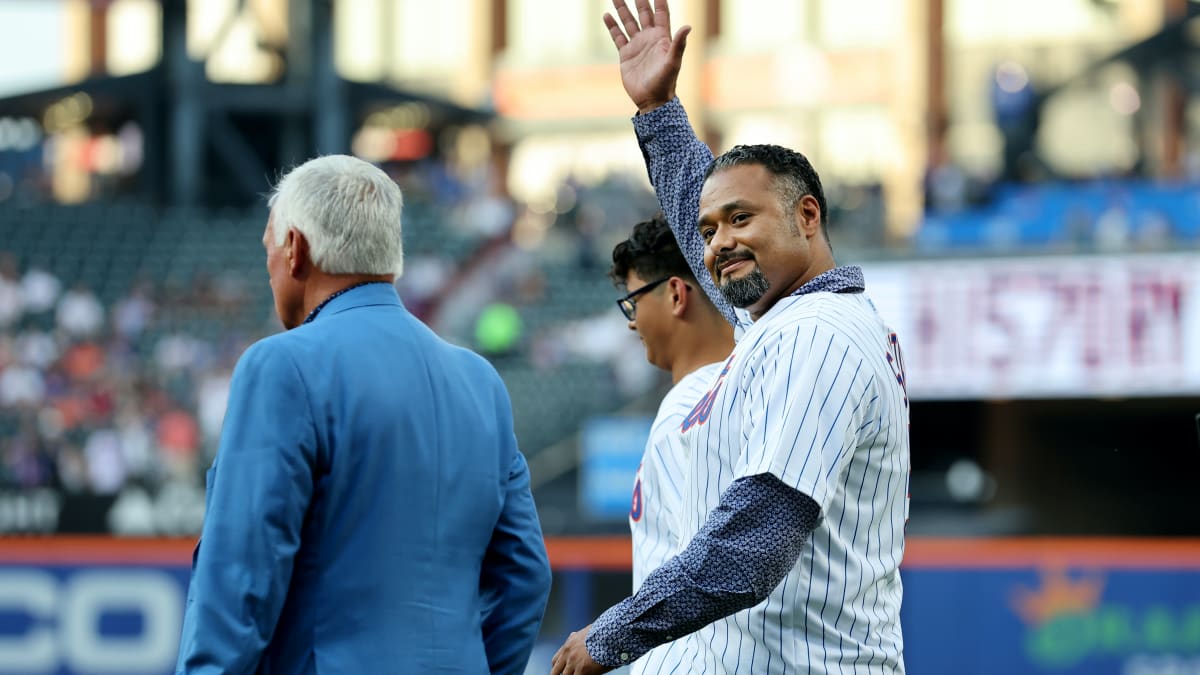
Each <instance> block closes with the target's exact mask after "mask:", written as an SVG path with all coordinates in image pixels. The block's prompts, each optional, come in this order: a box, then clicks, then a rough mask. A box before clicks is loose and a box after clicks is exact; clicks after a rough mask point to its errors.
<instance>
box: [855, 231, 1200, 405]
mask: <svg viewBox="0 0 1200 675" xmlns="http://www.w3.org/2000/svg"><path fill="white" fill-rule="evenodd" d="M863 269H864V272H865V274H866V279H867V293H868V294H869V295H870V296H871V298H872V300H873V301H874V302H875V305H876V307H877V308H878V309H879V312H880V314H882V315H883V317H884V319H885V320H886V321H887V322H888V323H889V324H890V325H891V327H892V328H893V330H895V331H896V332H897V333H898V334H899V336H900V343H901V346H902V348H903V353H904V362H905V368H906V371H907V379H908V394H909V396H910V397H911V398H913V399H914V400H922V399H996V398H1054V397H1085V398H1092V397H1105V396H1175V395H1179V396H1188V395H1191V396H1194V395H1197V394H1200V255H1198V254H1195V253H1189V254H1183V253H1181V254H1161V255H1127V256H1071V257H1044V258H1012V259H972V260H938V261H919V262H904V263H878V264H865V265H863Z"/></svg>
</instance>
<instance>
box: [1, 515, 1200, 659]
mask: <svg viewBox="0 0 1200 675" xmlns="http://www.w3.org/2000/svg"><path fill="white" fill-rule="evenodd" d="M546 543H547V549H548V551H549V553H550V558H551V564H552V565H553V567H554V568H555V570H556V571H558V572H559V574H556V575H555V584H556V587H558V593H556V595H555V598H556V600H554V602H556V603H558V606H557V607H555V608H551V610H550V611H549V612H548V613H547V615H548V616H552V617H553V616H558V617H564V616H565V617H573V618H572V619H571V620H570V621H573V622H574V623H578V622H581V621H582V622H586V621H588V620H590V619H592V618H594V617H595V616H596V615H597V614H598V613H599V612H601V611H603V610H604V609H606V606H599V604H604V603H599V602H598V600H597V596H595V595H593V594H592V593H591V592H589V591H588V590H587V588H589V587H590V586H591V585H590V584H588V583H587V582H586V576H587V575H589V574H592V573H599V574H601V575H608V576H607V578H609V580H610V581H611V575H612V574H613V573H615V572H618V571H620V570H626V571H627V570H628V565H629V552H630V550H629V540H628V538H627V537H586V538H571V539H556V538H551V539H549V540H547V542H546ZM192 546H193V542H192V541H190V540H153V539H144V540H113V539H104V538H99V537H97V538H26V539H13V538H9V539H0V675H103V674H112V675H118V674H120V675H162V674H166V673H171V672H173V669H174V664H175V657H176V651H177V650H178V641H179V631H180V627H181V622H182V617H183V609H184V603H185V601H186V593H187V580H188V571H189V562H190V553H191V550H192ZM581 575H582V576H581ZM902 576H903V583H904V604H903V609H902V611H901V618H902V622H903V627H904V638H905V662H906V666H907V672H909V673H911V674H913V675H1000V674H1004V675H1200V541H1196V540H1180V541H1172V540H1138V539H1107V540H1076V539H1007V540H1004V539H1001V540H994V539H955V540H930V539H910V540H909V542H908V544H907V550H906V554H905V563H904V566H903V567H902ZM580 584H583V585H582V586H580ZM572 588H574V590H572ZM574 604H577V605H579V606H577V607H573V606H571V605H574ZM578 617H585V618H578ZM558 623H559V624H561V623H562V621H561V620H560V621H558ZM574 623H572V625H557V624H554V623H553V622H548V623H547V625H546V626H544V627H543V628H544V631H543V634H542V636H541V637H540V648H539V649H538V650H537V651H536V652H535V655H534V659H533V661H531V663H530V670H529V671H528V672H531V673H545V672H548V665H549V664H548V659H549V655H551V654H553V652H554V650H555V649H557V647H558V645H560V644H561V641H562V639H563V638H565V637H566V635H565V632H563V633H561V634H560V631H566V630H576V629H578V628H580V627H581V626H582V625H583V624H582V623H580V624H579V625H574ZM834 672H836V670H835V671H834Z"/></svg>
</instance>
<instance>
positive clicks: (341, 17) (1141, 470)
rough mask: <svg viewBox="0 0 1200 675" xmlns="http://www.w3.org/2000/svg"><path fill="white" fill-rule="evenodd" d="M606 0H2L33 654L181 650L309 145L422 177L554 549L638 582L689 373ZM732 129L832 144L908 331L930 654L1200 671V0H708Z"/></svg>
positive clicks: (8, 410) (692, 6) (921, 651)
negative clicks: (208, 495)
mask: <svg viewBox="0 0 1200 675" xmlns="http://www.w3.org/2000/svg"><path fill="white" fill-rule="evenodd" d="M607 7H608V4H607V2H606V0H570V1H565V2H559V1H555V0H438V1H437V2H430V1H429V0H336V1H332V0H204V1H203V2H201V1H199V0H189V1H186V2H185V1H184V0H179V1H175V0H162V1H161V2H160V1H156V0H91V1H87V0H0V533H2V534H3V536H2V537H0V673H6V674H7V673H21V674H26V673H131V674H132V673H164V672H169V671H170V669H171V667H172V665H173V661H174V654H175V648H176V640H177V637H178V630H179V615H180V613H181V611H182V609H181V608H182V602H183V593H184V591H185V585H186V578H187V565H188V562H189V560H190V558H189V554H190V550H191V543H192V541H193V539H194V535H195V534H196V532H197V531H198V529H199V527H200V524H201V521H202V517H203V480H202V475H203V470H204V469H205V468H206V467H207V466H208V465H209V463H210V462H211V460H212V457H213V453H214V452H215V449H216V444H217V439H218V434H219V430H220V426H221V419H222V414H223V412H224V405H225V399H226V395H227V389H228V383H229V377H230V373H231V370H232V367H233V364H234V363H235V361H236V359H237V357H238V355H239V354H240V353H241V351H242V350H243V349H244V348H245V347H246V346H247V345H248V344H250V343H251V342H252V341H254V340H255V339H257V338H259V337H262V336H264V335H267V334H270V333H272V332H274V331H277V330H279V329H280V327H279V325H278V323H277V321H276V320H275V319H274V317H273V314H272V309H271V305H270V291H269V289H268V286H267V283H266V275H265V272H264V269H263V260H262V252H261V247H260V244H259V237H260V235H261V232H262V228H263V226H264V224H265V220H266V215H267V212H266V208H265V206H264V204H263V200H262V198H261V195H262V194H263V193H264V192H265V191H266V190H267V188H268V185H269V183H270V182H271V180H273V179H274V178H275V177H277V176H278V174H279V172H280V170H281V168H284V167H287V166H290V165H292V164H294V163H297V162H299V161H301V160H303V159H305V158H307V157H309V156H312V155H315V154H317V153H332V152H352V153H354V154H356V155H358V156H360V157H363V158H365V159H368V160H370V161H372V162H377V163H379V164H380V165H381V166H382V167H384V168H385V169H386V170H387V171H389V172H390V173H391V174H392V175H393V176H395V178H396V180H397V181H398V182H399V183H400V185H401V186H402V187H403V188H404V191H405V195H406V199H407V208H406V220H405V223H404V232H405V245H406V250H407V254H408V256H407V260H408V262H407V273H406V275H405V276H404V278H403V279H402V280H401V281H400V282H399V284H398V286H399V288H400V292H401V294H402V296H403V297H404V299H405V302H406V304H407V306H408V307H409V308H410V309H411V310H412V311H413V312H414V313H416V314H417V315H418V316H420V317H421V318H422V319H423V320H425V321H426V322H427V323H428V324H430V325H431V326H433V327H434V328H435V329H436V330H437V331H438V332H440V333H441V334H442V335H443V336H446V337H447V338H449V339H451V340H453V341H455V342H458V343H460V344H463V345H468V346H471V347H472V348H475V349H477V350H479V351H480V352H482V353H484V354H485V355H487V356H488V357H489V358H490V359H491V360H492V361H493V362H494V363H495V365H496V367H497V368H498V369H499V371H500V372H501V374H502V375H503V377H504V379H505V381H506V382H507V384H508V386H509V388H510V391H511V393H512V397H513V404H514V408H515V415H516V423H517V430H518V436H519V438H520V441H521V445H522V447H523V449H524V451H525V452H526V454H527V455H528V457H529V460H530V464H531V468H532V475H533V481H534V486H535V494H536V497H537V500H538V503H539V508H540V510H541V516H542V523H543V526H544V528H545V531H546V534H547V536H548V543H549V547H550V550H551V554H552V557H553V559H554V564H555V567H556V577H555V582H556V583H555V591H554V595H553V597H552V601H551V605H550V608H549V610H548V613H547V619H546V622H545V627H544V631H543V638H544V643H543V645H542V646H540V647H539V649H538V651H537V652H536V653H535V656H534V659H533V662H532V663H531V666H530V672H546V670H547V664H548V659H549V656H550V654H552V653H553V650H554V649H555V648H556V647H557V646H558V644H559V642H560V641H561V639H562V638H563V637H564V636H565V635H566V633H567V632H568V631H570V630H574V629H577V628H579V627H581V626H583V625H585V624H587V623H588V622H589V621H590V620H591V619H592V618H593V617H594V616H595V614H596V613H597V612H598V611H600V610H601V609H603V608H604V607H607V606H608V605H609V604H610V603H611V602H614V601H616V600H618V599H620V598H621V597H623V596H624V595H625V594H626V593H627V592H628V589H629V583H630V581H629V572H628V556H629V553H628V546H629V545H628V539H627V536H626V533H627V524H626V521H625V517H626V514H627V511H628V504H629V492H630V487H631V485H632V475H633V471H634V469H635V468H636V466H637V462H638V458H639V456H640V452H641V444H642V442H643V440H644V438H645V433H646V430H647V428H648V423H649V420H650V418H651V417H652V415H653V411H654V409H655V407H656V405H657V401H658V399H659V397H660V396H661V394H662V393H663V392H664V391H665V389H666V385H667V382H666V380H665V379H664V376H663V375H662V374H660V373H657V372H655V371H654V370H653V369H652V368H651V367H650V366H648V365H647V364H646V363H645V360H644V356H643V352H642V349H641V347H640V344H639V343H638V341H637V339H636V338H635V337H634V336H633V335H632V334H630V333H629V331H628V330H627V329H626V326H625V322H624V321H623V320H622V319H621V317H620V315H619V314H618V312H617V311H616V309H615V307H613V303H612V300H613V298H614V297H615V295H616V292H615V291H614V289H613V288H612V286H611V285H610V283H609V282H608V281H607V279H606V278H605V271H606V269H607V265H608V262H607V261H608V255H609V252H610V250H611V247H612V245H613V244H614V243H615V242H616V241H618V240H620V239H621V238H623V237H624V236H625V234H626V233H627V232H628V230H629V228H630V227H631V226H632V224H633V223H635V222H636V221H638V220H641V219H643V218H645V217H646V216H648V215H650V214H651V213H653V212H654V211H655V210H656V204H655V201H654V198H653V194H652V193H651V192H650V190H649V186H648V183H647V180H646V178H645V174H644V170H643V165H642V158H641V155H640V153H639V151H638V148H637V145H636V143H635V141H634V139H633V134H632V132H631V127H630V125H629V122H628V118H629V117H630V116H631V114H632V112H633V111H632V109H631V108H630V106H629V104H628V103H627V101H626V98H625V96H624V94H623V92H622V90H621V85H620V82H619V79H618V75H617V71H616V66H615V57H614V55H613V53H612V47H611V44H610V43H609V40H608V37H607V35H606V33H605V31H604V29H603V27H602V26H601V24H600V21H599V17H600V15H601V14H602V13H603V12H604V11H605V10H606V9H607ZM672 12H673V14H674V17H675V21H676V23H677V24H680V25H681V24H683V23H691V24H692V25H693V26H694V27H695V28H696V30H695V31H694V33H693V36H692V38H691V40H690V46H689V50H688V62H687V63H686V64H685V72H684V81H683V82H682V86H681V91H680V94H681V98H682V99H683V101H684V103H685V105H686V106H687V107H688V110H689V112H690V113H691V117H692V120H693V122H694V123H695V124H696V126H697V128H698V129H699V130H701V132H702V133H703V135H704V136H705V138H706V140H707V141H709V142H710V144H711V145H712V146H713V147H714V148H717V149H718V150H720V149H725V148H727V147H729V146H731V145H733V144H735V143H741V142H775V143H780V144H785V145H789V146H791V147H793V148H796V149H798V150H801V151H803V152H805V153H806V154H808V155H809V156H810V157H811V158H812V160H813V162H814V164H815V165H816V166H817V167H818V170H819V171H820V172H821V174H822V176H823V179H824V181H825V184H826V186H827V190H828V192H829V196H830V204H831V209H832V211H833V213H832V215H831V225H830V231H831V236H832V238H833V241H834V245H835V250H836V252H837V254H838V257H839V261H840V262H843V263H847V262H854V263H861V264H862V265H863V266H864V267H865V269H866V272H867V279H868V286H869V292H870V293H871V294H872V296H873V298H874V299H875V300H876V302H877V304H878V305H879V306H880V309H881V311H882V312H883V313H884V315H885V316H886V317H887V318H888V319H889V320H890V321H891V322H892V323H893V324H894V326H895V327H896V328H897V329H898V331H899V333H900V335H901V337H902V340H903V344H904V347H905V350H906V360H907V362H908V371H909V381H910V384H909V394H910V396H911V398H912V400H913V405H912V447H913V466H914V469H913V475H912V482H911V496H912V512H911V520H910V523H909V529H908V535H909V548H908V553H907V555H906V561H905V567H904V574H905V583H906V587H907V588H906V591H907V592H906V598H905V610H904V621H905V630H906V638H907V642H908V649H907V654H906V657H907V661H908V664H909V672H912V673H915V674H917V675H938V674H943V673H944V674H947V675H950V674H953V675H961V674H972V673H981V674H982V673H1055V674H1062V673H1079V674H1084V673H1086V674H1089V675H1091V674H1101V673H1114V674H1116V673H1119V674H1122V675H1152V674H1157V675H1168V674H1169V675H1184V674H1200V508H1198V507H1197V506H1196V503H1197V497H1198V496H1200V450H1198V448H1197V420H1196V414H1197V413H1200V190H1198V188H1200V96H1197V93H1198V92H1200V68H1198V66H1200V59H1198V58H1197V55H1198V54H1200V51H1198V50H1200V4H1198V3H1195V2H1189V1H1188V0H1008V1H1007V2H993V1H992V0H756V1H755V2H735V1H734V0H675V1H674V2H672Z"/></svg>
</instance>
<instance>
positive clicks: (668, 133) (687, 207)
mask: <svg viewBox="0 0 1200 675" xmlns="http://www.w3.org/2000/svg"><path fill="white" fill-rule="evenodd" d="M633 129H634V131H635V132H637V137H638V144H639V145H640V146H641V148H642V156H644V157H645V158H646V171H647V172H648V173H649V174H650V182H651V184H653V185H654V193H655V194H656V195H657V196H658V203H659V205H660V206H661V207H662V210H663V215H664V216H666V218H667V224H669V225H670V226H671V231H672V232H674V233H675V239H676V240H677V241H678V242H679V250H680V251H683V256H684V257H685V258H687V261H688V265H689V266H691V268H692V273H693V274H695V275H696V279H697V280H698V281H699V282H700V285H701V286H702V287H704V292H705V293H707V294H708V297H709V298H710V299H711V300H712V301H713V304H714V305H716V306H717V309H719V310H721V314H722V315H724V316H725V319H726V320H727V321H729V323H731V324H733V325H734V326H735V327H736V326H737V325H738V319H737V315H736V314H734V311H733V305H731V304H729V301H728V300H726V299H725V296H724V295H721V292H720V291H719V290H717V285H716V283H714V282H713V279H712V275H711V274H709V273H708V268H706V267H705V266H704V239H702V238H701V237H700V231H699V230H698V229H696V222H697V221H698V220H699V219H700V190H701V188H703V187H704V174H705V173H706V172H707V171H708V166H709V165H710V164H712V161H713V154H712V151H711V150H709V149H708V146H707V145H705V144H704V142H703V141H701V140H700V139H699V138H696V134H695V132H694V131H692V124H691V122H689V121H688V116H687V111H685V110H684V109H683V105H682V104H680V103H679V99H678V98H674V99H671V102H670V103H668V104H666V105H664V106H661V107H658V108H655V109H654V110H651V111H650V112H648V113H646V114H644V115H638V116H637V117H634V118H633Z"/></svg>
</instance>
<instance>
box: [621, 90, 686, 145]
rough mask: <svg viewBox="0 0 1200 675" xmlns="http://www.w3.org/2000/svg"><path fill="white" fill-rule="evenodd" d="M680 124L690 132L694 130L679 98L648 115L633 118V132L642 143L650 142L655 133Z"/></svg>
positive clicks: (640, 114) (638, 115)
mask: <svg viewBox="0 0 1200 675" xmlns="http://www.w3.org/2000/svg"><path fill="white" fill-rule="evenodd" d="M680 124H683V125H685V126H687V128H688V129H689V130H690V129H691V128H692V126H691V122H689V121H688V116H687V111H686V110H684V109H683V104H682V103H680V102H679V97H678V96H676V97H674V98H672V99H671V100H670V101H667V102H666V103H664V104H663V105H661V106H659V107H657V108H655V109H654V110H651V111H650V112H648V113H645V114H642V113H638V114H637V115H634V116H633V131H634V133H636V134H637V137H638V141H640V142H642V143H647V142H649V141H650V140H651V139H652V138H653V137H654V134H655V133H657V132H659V131H661V130H663V129H665V128H669V127H674V126H678V125H680Z"/></svg>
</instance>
